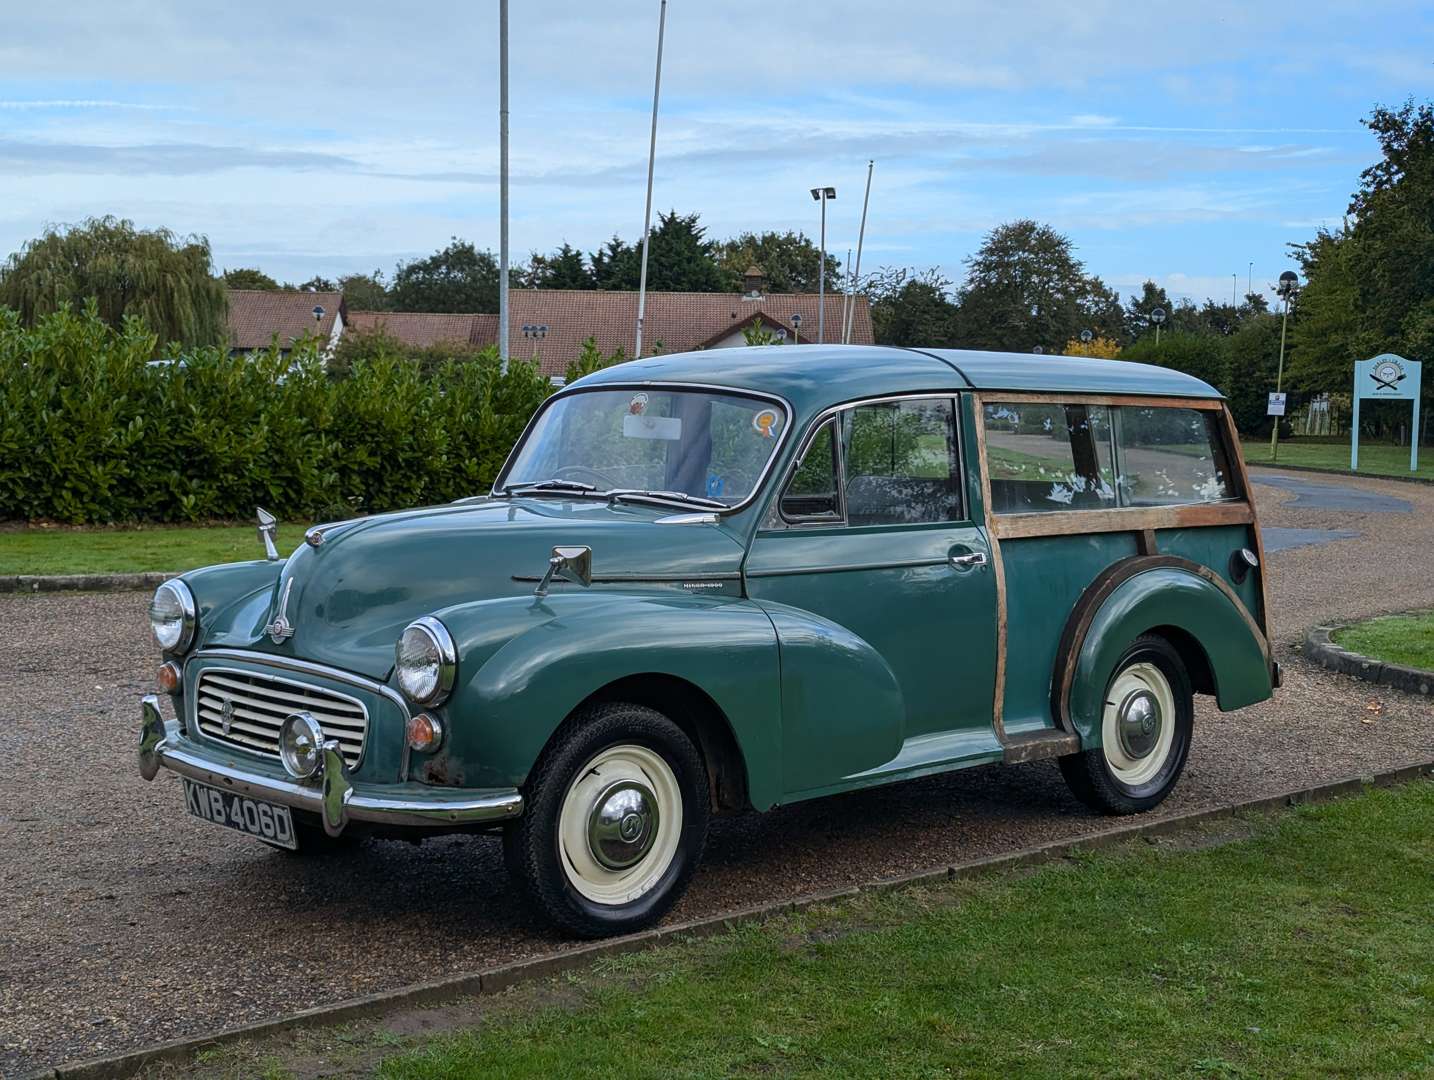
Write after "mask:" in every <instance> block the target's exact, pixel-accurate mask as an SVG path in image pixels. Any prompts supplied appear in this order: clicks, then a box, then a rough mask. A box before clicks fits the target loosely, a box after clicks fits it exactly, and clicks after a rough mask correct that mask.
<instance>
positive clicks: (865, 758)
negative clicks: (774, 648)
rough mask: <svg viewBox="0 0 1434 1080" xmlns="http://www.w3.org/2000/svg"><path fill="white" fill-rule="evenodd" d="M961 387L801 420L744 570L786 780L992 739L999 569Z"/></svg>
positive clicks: (934, 755)
mask: <svg viewBox="0 0 1434 1080" xmlns="http://www.w3.org/2000/svg"><path fill="white" fill-rule="evenodd" d="M960 447H961V440H960V431H959V424H958V409H957V401H956V399H955V398H953V397H951V396H913V397H901V398H891V399H883V400H877V401H870V402H863V403H857V404H854V405H851V406H847V407H844V408H842V409H840V410H837V411H836V412H834V413H833V414H831V415H830V416H829V417H827V418H825V419H824V420H823V421H822V422H821V423H820V424H819V425H817V426H816V427H815V428H814V429H813V430H812V432H811V433H810V434H809V435H808V437H807V440H806V443H805V445H804V447H803V450H802V452H801V454H800V455H799V459H798V464H797V465H796V467H795V468H794V469H793V470H792V473H791V475H790V477H789V479H788V480H787V482H786V484H785V486H784V487H783V489H782V490H781V491H780V492H779V493H778V495H777V497H776V500H775V502H774V505H773V507H772V510H771V511H770V512H769V513H768V515H767V518H766V521H765V523H764V526H763V527H762V528H760V529H759V530H758V532H757V535H756V536H755V537H754V539H753V543H752V547H751V550H750V552H749V554H748V558H747V562H746V566H745V573H746V584H747V591H748V595H749V596H751V597H752V598H753V599H755V600H757V601H758V602H759V603H761V604H763V606H764V607H765V608H766V609H767V610H768V613H769V614H770V615H771V616H772V618H773V622H774V624H775V625H776V627H777V634H778V640H779V643H780V647H781V650H782V657H781V659H782V697H783V714H782V724H783V751H784V765H783V772H784V778H785V783H784V786H785V788H786V790H787V791H788V792H789V793H799V792H814V791H820V790H829V789H834V788H840V787H842V786H846V785H849V784H851V783H853V782H858V781H856V779H855V778H858V777H860V776H861V774H868V775H870V774H872V773H873V772H875V773H877V774H880V773H882V772H885V771H893V772H897V771H907V770H909V769H912V768H920V767H921V765H922V764H923V763H925V764H930V765H932V766H935V765H936V764H938V763H939V762H940V761H947V760H955V759H958V758H962V757H970V756H972V755H974V754H977V753H980V752H991V753H995V752H998V751H999V747H998V746H997V744H996V742H995V736H994V733H993V731H992V726H991V702H992V692H993V686H994V673H995V649H996V627H995V619H996V602H995V578H994V575H993V573H992V569H991V563H990V548H989V545H988V542H987V538H986V535H985V531H984V529H982V528H981V527H979V526H978V525H977V524H976V523H975V522H974V521H973V520H972V516H971V510H970V506H971V501H970V493H969V491H968V489H967V483H966V477H965V474H964V471H963V467H962V454H961V450H960Z"/></svg>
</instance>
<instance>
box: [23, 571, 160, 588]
mask: <svg viewBox="0 0 1434 1080" xmlns="http://www.w3.org/2000/svg"><path fill="white" fill-rule="evenodd" d="M181 572H182V571H179V570H174V571H169V572H162V571H158V570H153V571H148V572H146V573H142V574H4V575H0V593H7V592H28V593H39V592H118V591H121V590H126V589H153V588H157V587H158V586H160V585H162V584H163V583H164V582H166V581H168V580H169V579H170V578H173V577H178V576H179V575H180V573H181Z"/></svg>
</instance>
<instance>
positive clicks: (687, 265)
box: [589, 210, 733, 292]
mask: <svg viewBox="0 0 1434 1080" xmlns="http://www.w3.org/2000/svg"><path fill="white" fill-rule="evenodd" d="M706 232H707V230H706V229H704V228H703V227H702V226H701V225H699V224H698V221H697V215H696V214H687V215H682V214H679V213H678V212H677V211H676V210H669V211H668V212H667V213H665V214H658V219H657V228H655V229H653V230H652V233H651V235H650V236H649V239H648V257H647V287H648V288H649V289H652V290H653V291H654V292H729V291H731V288H732V287H733V283H732V282H729V281H728V280H727V277H726V275H725V274H724V273H723V271H722V269H721V267H719V266H718V265H717V259H716V255H715V251H716V247H717V245H716V244H714V243H713V242H712V241H710V240H708V239H707V238H706ZM589 259H590V261H591V263H592V273H593V278H594V281H595V283H596V285H597V287H598V288H599V289H626V290H632V289H636V288H637V287H638V284H639V280H640V278H641V272H642V242H641V240H639V241H638V243H637V244H636V245H633V246H629V245H628V244H627V243H625V242H624V241H623V240H622V239H621V238H619V237H617V236H614V237H613V238H612V239H611V240H609V241H608V242H607V246H606V247H605V248H603V249H602V250H601V251H596V252H594V253H593V254H592V255H591V256H589Z"/></svg>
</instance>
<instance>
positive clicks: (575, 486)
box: [498, 477, 606, 497]
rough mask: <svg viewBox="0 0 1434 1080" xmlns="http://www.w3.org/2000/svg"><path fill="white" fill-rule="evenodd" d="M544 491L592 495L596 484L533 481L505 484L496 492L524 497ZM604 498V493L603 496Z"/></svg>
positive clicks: (572, 481)
mask: <svg viewBox="0 0 1434 1080" xmlns="http://www.w3.org/2000/svg"><path fill="white" fill-rule="evenodd" d="M544 491H557V492H562V493H565V494H567V493H571V494H575V495H592V494H595V493H596V492H597V485H596V484H584V483H582V482H581V481H579V480H560V479H558V478H557V477H554V478H553V479H551V480H534V481H533V482H531V483H527V484H506V485H504V486H503V487H502V488H500V489H499V490H498V494H500V495H514V494H518V495H526V494H534V493H538V492H544ZM603 497H606V495H605V493H604V496H603Z"/></svg>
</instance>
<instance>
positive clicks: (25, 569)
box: [0, 524, 308, 574]
mask: <svg viewBox="0 0 1434 1080" xmlns="http://www.w3.org/2000/svg"><path fill="white" fill-rule="evenodd" d="M306 528H308V526H307V525H303V524H294V525H280V526H279V536H278V540H277V543H278V545H279V550H280V552H281V553H283V554H284V555H288V554H289V553H290V552H291V551H293V550H294V548H296V547H297V546H298V545H299V544H300V543H301V542H302V541H303V539H304V530H305V529H306ZM263 555H264V549H263V547H262V546H260V543H259V539H258V536H257V535H256V533H255V530H254V526H253V525H207V526H171V525H155V526H150V527H147V528H130V529H75V528H64V527H56V528H40V527H36V526H29V527H23V528H17V529H3V530H0V574H130V573H143V572H145V571H154V570H192V569H194V568H195V567H197V566H211V565H213V564H214V563H222V562H236V561H238V560H241V559H259V558H263Z"/></svg>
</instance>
